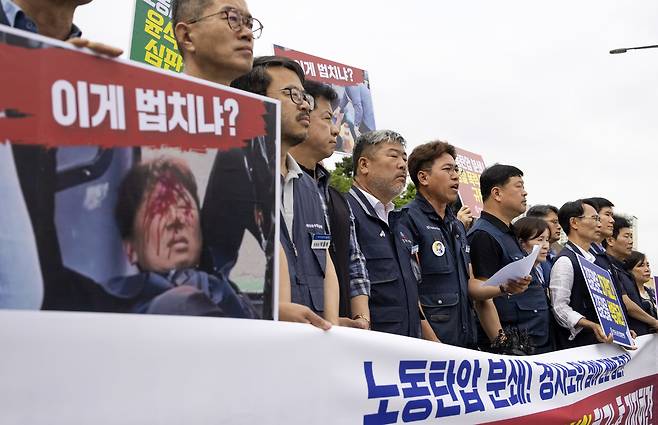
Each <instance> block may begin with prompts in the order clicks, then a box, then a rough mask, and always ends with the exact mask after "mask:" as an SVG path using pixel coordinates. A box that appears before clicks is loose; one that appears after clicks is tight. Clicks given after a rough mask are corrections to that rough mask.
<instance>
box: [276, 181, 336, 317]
mask: <svg viewBox="0 0 658 425" xmlns="http://www.w3.org/2000/svg"><path fill="white" fill-rule="evenodd" d="M293 199H294V207H293V222H292V232H290V229H287V227H286V224H285V220H283V216H282V215H280V220H279V221H280V223H281V244H282V245H283V249H284V251H285V253H286V256H287V258H288V272H289V274H290V295H291V301H292V302H293V303H297V304H303V305H305V306H307V307H309V308H310V309H311V310H313V311H314V312H316V313H321V312H323V311H324V275H325V270H326V261H327V250H326V249H313V248H311V243H312V242H313V236H314V235H325V234H328V232H327V231H326V227H325V218H324V212H323V208H322V203H321V202H322V200H321V199H320V194H319V192H318V187H317V185H316V184H315V182H314V181H313V179H312V178H311V177H309V176H308V175H307V174H306V173H302V174H301V175H300V176H299V177H298V178H296V179H294V181H293Z"/></svg>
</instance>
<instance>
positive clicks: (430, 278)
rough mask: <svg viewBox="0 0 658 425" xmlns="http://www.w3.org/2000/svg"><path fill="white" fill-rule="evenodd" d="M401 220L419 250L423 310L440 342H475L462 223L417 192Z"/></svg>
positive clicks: (466, 245) (467, 259)
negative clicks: (443, 213)
mask: <svg viewBox="0 0 658 425" xmlns="http://www.w3.org/2000/svg"><path fill="white" fill-rule="evenodd" d="M403 212H404V213H405V215H404V216H403V218H402V220H401V223H402V224H403V227H404V228H406V229H408V232H409V233H410V235H411V238H412V240H413V241H414V244H415V246H416V247H417V252H418V260H419V261H418V262H419V265H420V272H421V282H420V285H419V286H418V297H419V299H420V304H421V306H422V308H423V313H424V314H425V317H426V318H427V320H428V322H429V324H430V325H431V326H432V329H433V330H434V332H435V333H436V335H437V336H438V338H439V339H440V340H441V342H443V343H446V344H450V345H456V346H459V347H469V348H470V347H473V346H474V345H475V343H476V328H475V315H474V312H473V309H472V306H471V302H470V299H469V297H468V278H469V274H468V267H469V264H470V258H469V255H468V243H467V241H466V230H465V229H464V225H463V224H462V223H461V222H460V221H459V220H457V218H456V217H455V216H454V214H453V213H452V211H451V210H450V209H446V214H445V219H441V217H439V216H438V215H437V214H436V212H435V211H434V208H433V207H432V206H431V205H430V204H429V203H428V202H427V200H425V198H423V197H422V196H421V195H420V194H418V195H416V199H415V200H413V201H412V202H411V203H409V204H408V205H407V206H406V207H404V208H403Z"/></svg>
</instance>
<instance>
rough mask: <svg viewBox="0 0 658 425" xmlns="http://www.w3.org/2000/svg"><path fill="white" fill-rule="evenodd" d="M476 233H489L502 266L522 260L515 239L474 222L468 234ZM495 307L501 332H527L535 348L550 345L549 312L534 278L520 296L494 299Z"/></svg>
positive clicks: (482, 223) (491, 224)
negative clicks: (494, 241) (509, 327)
mask: <svg viewBox="0 0 658 425" xmlns="http://www.w3.org/2000/svg"><path fill="white" fill-rule="evenodd" d="M478 230H480V231H483V232H486V233H488V234H489V235H490V236H491V237H493V238H494V239H495V240H496V242H497V243H498V245H499V246H500V248H501V250H502V252H503V256H502V258H501V260H502V262H503V266H506V265H507V264H509V263H512V262H514V261H517V260H520V259H522V258H523V257H524V256H525V254H524V253H523V250H522V249H521V247H520V246H519V244H518V242H517V241H516V239H515V238H513V237H512V236H511V235H510V234H507V233H503V232H502V231H501V230H500V229H499V228H498V227H496V226H495V225H494V224H493V223H491V222H490V221H488V220H485V219H479V220H477V221H476V222H475V224H473V227H471V229H470V230H469V232H468V234H469V236H470V235H471V234H473V233H474V232H476V231H478ZM494 304H495V305H496V310H497V311H498V318H499V319H500V324H501V326H502V327H503V328H504V327H506V326H514V327H517V328H519V329H525V330H527V332H528V335H529V336H530V337H531V338H532V340H533V344H534V345H535V347H543V346H546V345H547V344H548V343H549V336H550V314H551V312H550V310H549V308H548V302H547V300H546V294H545V292H544V288H542V285H541V282H540V281H539V279H537V278H534V277H533V279H532V282H531V283H530V285H528V288H527V289H526V290H525V291H524V292H521V293H520V294H516V295H511V296H499V297H496V298H494Z"/></svg>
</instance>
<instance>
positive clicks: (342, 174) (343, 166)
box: [329, 156, 352, 193]
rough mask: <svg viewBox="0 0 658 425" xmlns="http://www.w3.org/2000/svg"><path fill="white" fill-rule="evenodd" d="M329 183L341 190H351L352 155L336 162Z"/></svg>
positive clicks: (343, 191) (344, 191)
mask: <svg viewBox="0 0 658 425" xmlns="http://www.w3.org/2000/svg"><path fill="white" fill-rule="evenodd" d="M329 185H331V186H332V187H333V188H335V189H336V190H338V191H339V192H342V193H346V192H349V190H350V187H352V157H351V156H345V157H343V159H342V160H341V161H340V162H337V163H336V168H335V169H334V170H333V171H332V172H331V177H329Z"/></svg>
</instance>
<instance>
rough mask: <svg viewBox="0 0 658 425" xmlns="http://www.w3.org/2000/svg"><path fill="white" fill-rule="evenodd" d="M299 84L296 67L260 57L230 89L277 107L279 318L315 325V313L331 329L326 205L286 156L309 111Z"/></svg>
mask: <svg viewBox="0 0 658 425" xmlns="http://www.w3.org/2000/svg"><path fill="white" fill-rule="evenodd" d="M303 82H304V72H303V70H302V68H301V67H300V66H299V64H298V63H297V62H295V61H293V60H291V59H287V58H283V57H277V56H263V57H259V58H256V59H255V60H254V63H253V68H252V70H251V71H250V72H249V73H247V74H245V75H243V76H242V77H240V78H238V79H236V80H234V81H233V83H232V85H233V87H236V88H239V89H242V90H246V91H250V92H252V93H257V94H260V95H263V96H267V97H270V98H272V99H277V100H279V101H280V102H281V157H280V164H281V180H282V188H281V189H282V190H281V192H282V200H281V215H280V223H281V244H282V245H283V251H284V252H285V257H286V259H287V266H288V271H289V282H290V284H289V285H286V284H285V283H286V281H287V276H286V277H285V278H282V279H280V282H281V287H280V289H281V293H280V297H279V301H280V302H279V309H280V312H281V319H283V320H289V321H302V322H311V323H315V322H313V320H310V319H309V317H313V315H317V314H321V315H322V316H323V317H324V318H325V320H326V321H328V322H330V323H333V324H336V323H338V280H337V277H336V271H335V269H334V265H333V262H332V260H331V256H329V255H327V249H328V248H329V245H330V243H331V235H330V234H329V232H328V231H327V229H326V216H325V210H326V206H325V205H324V203H323V200H322V197H321V196H320V193H319V191H318V187H317V185H316V183H315V181H314V180H313V179H312V178H311V177H310V176H309V175H307V174H306V173H304V172H303V171H302V169H301V168H300V167H299V164H297V162H296V161H295V160H294V158H293V157H292V156H291V155H290V154H289V153H288V151H289V150H290V148H292V147H293V146H296V145H299V144H300V143H302V142H303V141H304V140H305V139H306V137H307V136H308V128H309V126H310V112H311V111H312V110H313V108H314V106H315V100H314V98H313V96H311V95H309V94H308V93H306V92H305V91H304V87H303ZM281 261H284V260H283V259H282V260H281ZM291 304H293V305H303V306H306V307H307V309H300V308H299V307H297V306H291ZM288 313H291V315H288ZM299 313H301V316H300V315H299Z"/></svg>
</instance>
